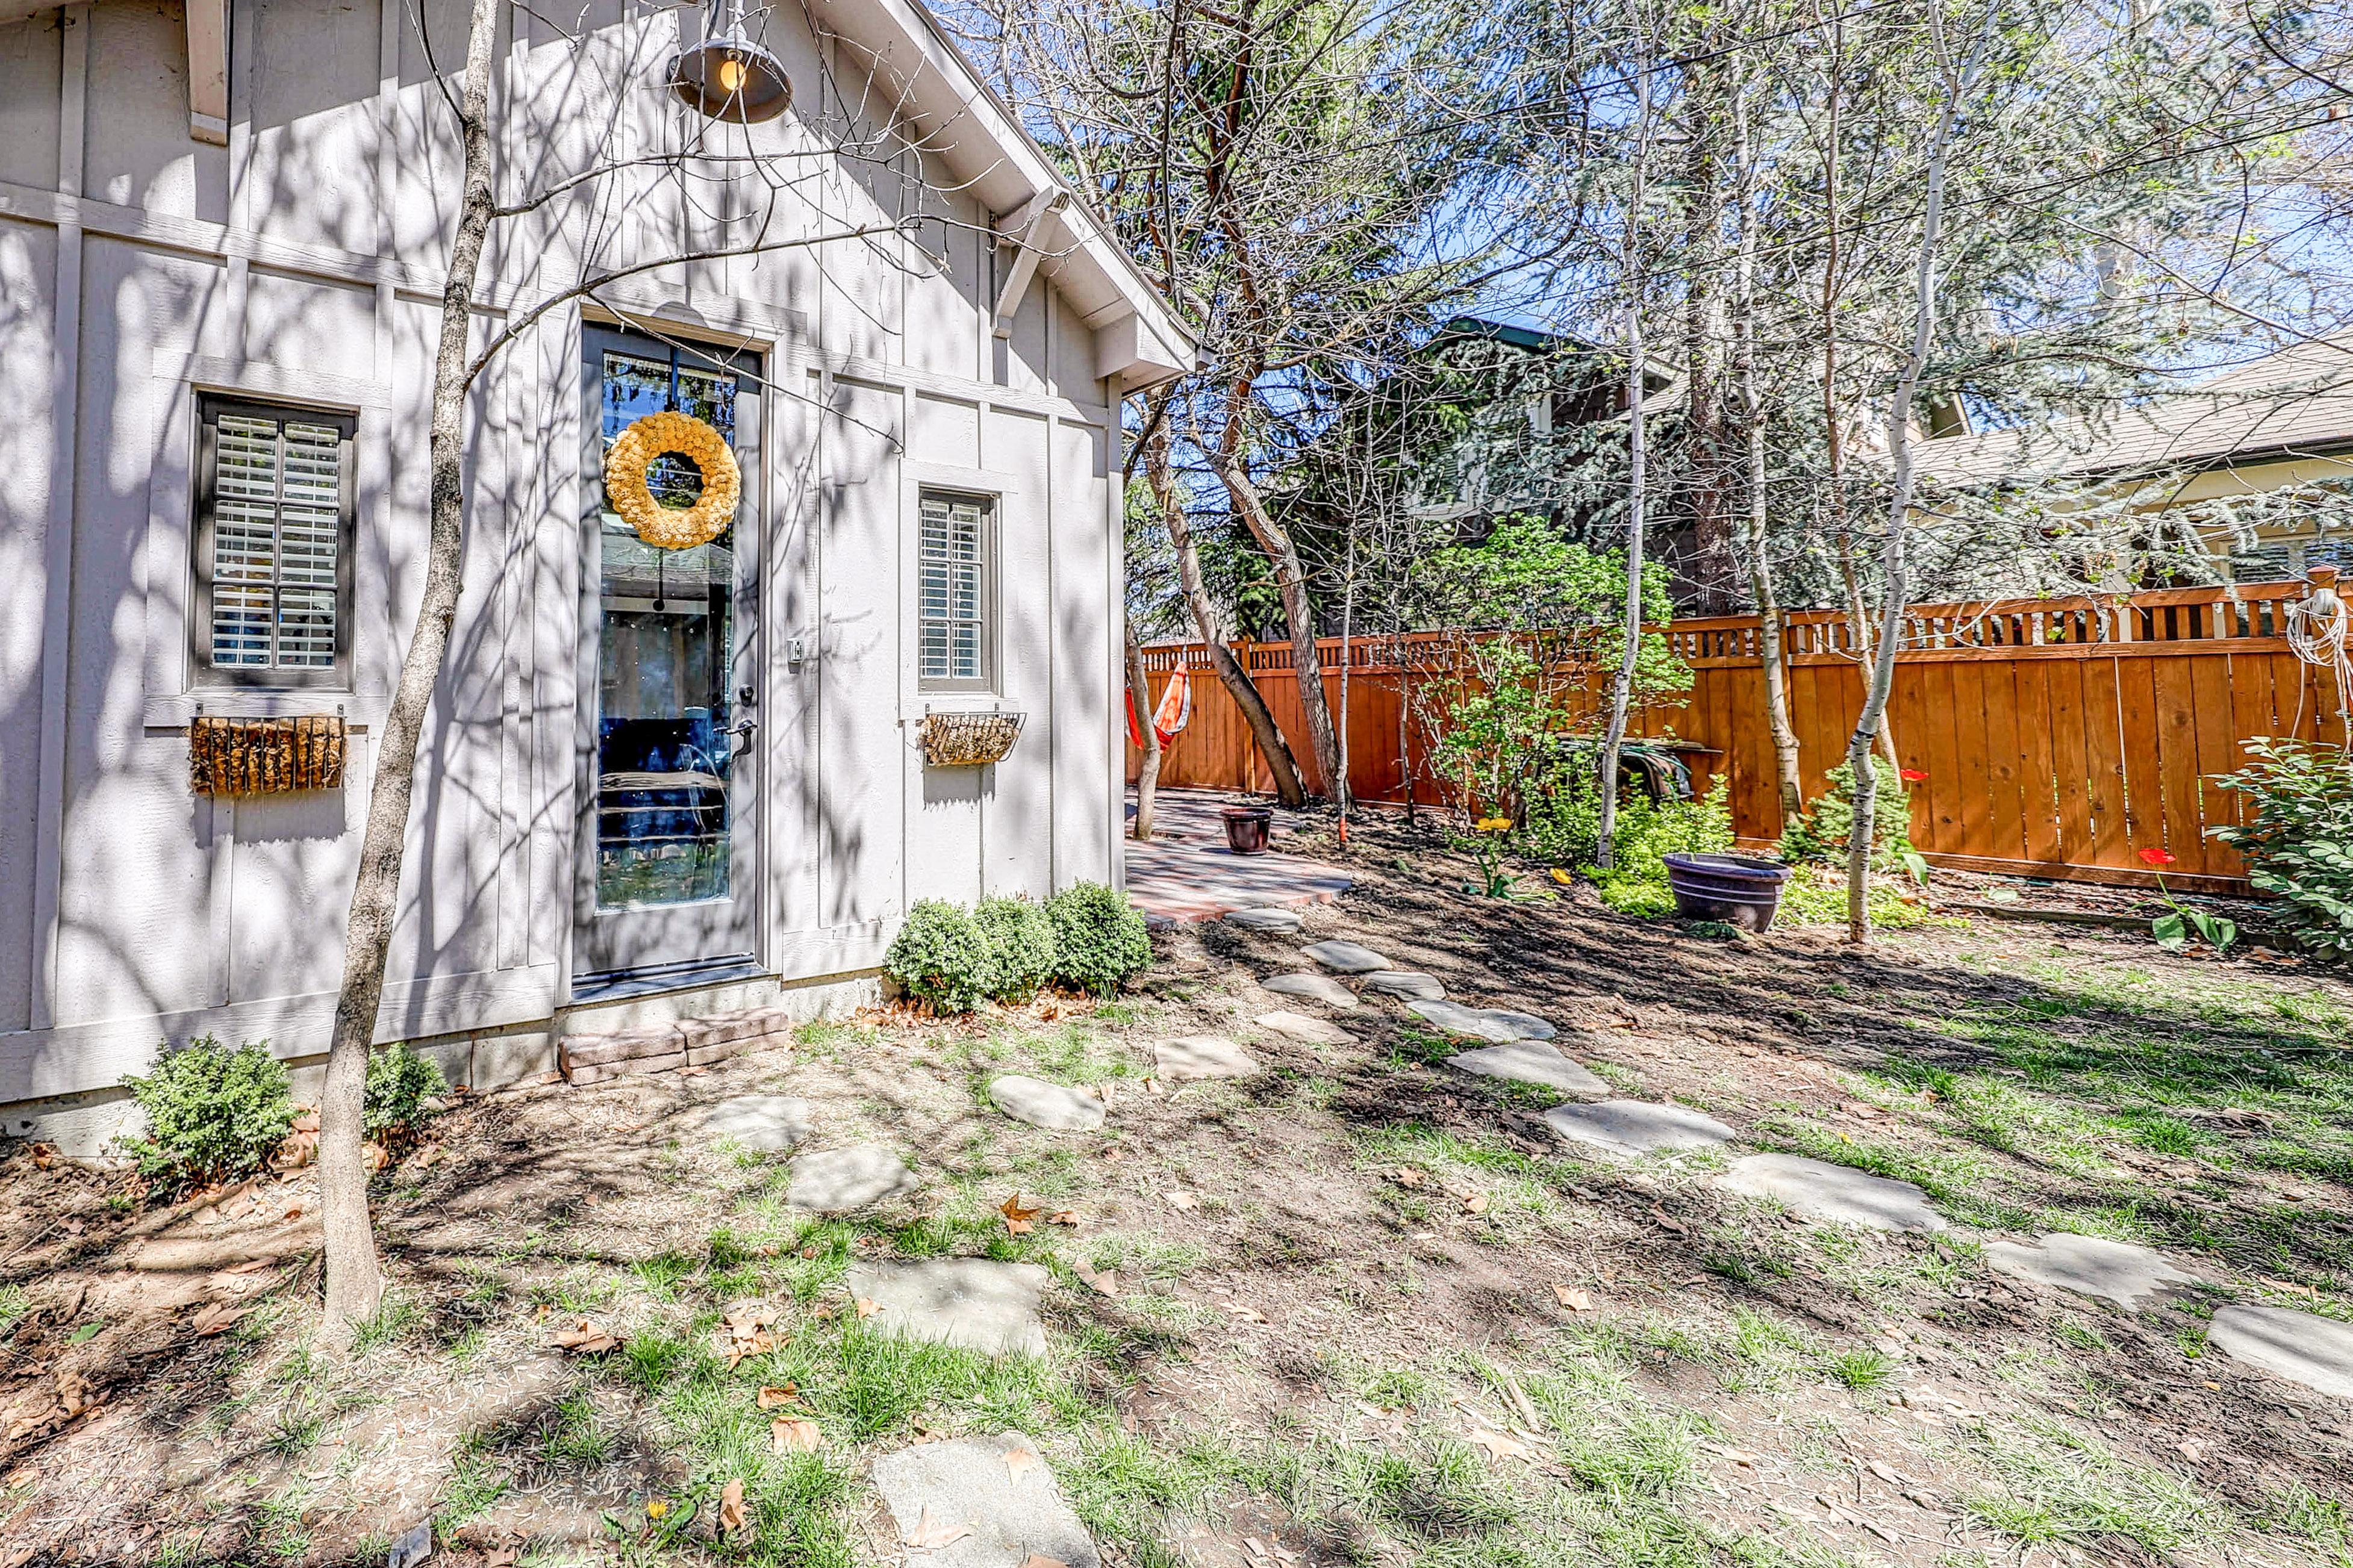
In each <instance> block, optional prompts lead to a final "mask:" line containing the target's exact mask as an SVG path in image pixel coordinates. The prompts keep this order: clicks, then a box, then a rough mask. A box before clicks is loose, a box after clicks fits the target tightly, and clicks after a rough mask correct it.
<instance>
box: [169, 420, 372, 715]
mask: <svg viewBox="0 0 2353 1568" xmlns="http://www.w3.org/2000/svg"><path fill="white" fill-rule="evenodd" d="M352 437H353V420H352V418H351V416H348V415H343V414H334V413H326V412H309V411H304V410H298V409H291V408H280V407H275V406H270V405H257V404H248V403H238V402H231V401H228V400H227V399H215V398H206V399H205V400H204V401H203V403H202V405H200V418H199V423H198V435H197V448H198V449H197V476H196V477H197V501H196V519H195V522H196V528H195V574H196V593H195V609H196V614H195V616H194V617H193V618H192V620H191V623H190V626H189V644H190V651H191V653H192V654H193V655H194V656H195V667H196V670H197V673H198V679H199V681H200V682H203V683H210V684H221V683H231V684H242V685H262V686H317V685H342V684H343V683H344V681H345V678H346V676H347V674H348V671H349V651H350V646H351V609H352V604H351V576H352V570H351V566H352V563H351V553H352V541H353V517H354V515H355V512H354V508H353V498H352Z"/></svg>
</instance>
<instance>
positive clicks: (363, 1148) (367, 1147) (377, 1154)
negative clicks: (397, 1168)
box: [360, 1143, 392, 1175]
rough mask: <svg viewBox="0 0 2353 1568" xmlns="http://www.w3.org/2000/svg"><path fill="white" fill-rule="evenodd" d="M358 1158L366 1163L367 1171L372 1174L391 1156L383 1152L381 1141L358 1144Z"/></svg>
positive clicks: (380, 1168)
mask: <svg viewBox="0 0 2353 1568" xmlns="http://www.w3.org/2000/svg"><path fill="white" fill-rule="evenodd" d="M360 1158H361V1160H362V1161H364V1163H366V1165H367V1168H368V1173H369V1174H371V1175H373V1174H375V1173H376V1172H378V1171H381V1170H383V1169H384V1168H385V1165H386V1164H387V1163H390V1161H391V1158H392V1157H391V1156H390V1155H388V1154H386V1153H385V1152H384V1145H383V1144H381V1143H363V1144H361V1145H360Z"/></svg>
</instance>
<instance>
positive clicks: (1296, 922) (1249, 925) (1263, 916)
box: [1226, 909, 1304, 931]
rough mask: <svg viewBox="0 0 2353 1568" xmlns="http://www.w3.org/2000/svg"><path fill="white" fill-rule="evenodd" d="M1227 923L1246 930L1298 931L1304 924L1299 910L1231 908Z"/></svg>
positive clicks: (1227, 915) (1228, 911)
mask: <svg viewBox="0 0 2353 1568" xmlns="http://www.w3.org/2000/svg"><path fill="white" fill-rule="evenodd" d="M1226 923H1227V924H1228V925H1237V926H1240V927H1241V928H1242V930H1244V931H1297V930H1298V929H1299V928H1300V926H1301V925H1302V924H1303V923H1304V922H1303V921H1301V920H1300V918H1299V911H1298V910H1274V909H1264V910H1227V911H1226Z"/></svg>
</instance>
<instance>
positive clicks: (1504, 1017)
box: [1406, 1001, 1558, 1046]
mask: <svg viewBox="0 0 2353 1568" xmlns="http://www.w3.org/2000/svg"><path fill="white" fill-rule="evenodd" d="M1406 1007H1407V1008H1408V1010H1409V1011H1411V1012H1413V1013H1416V1014H1418V1015H1419V1016H1422V1017H1424V1018H1427V1019H1429V1020H1430V1022H1431V1023H1433V1024H1435V1025H1437V1026H1439V1027H1440V1028H1441V1029H1443V1030H1445V1031H1446V1032H1447V1033H1448V1034H1450V1035H1468V1036H1470V1037H1472V1038H1473V1039H1480V1040H1493V1041H1494V1042H1495V1043H1496V1044H1497V1045H1503V1046H1507V1045H1510V1044H1511V1043H1512V1042H1513V1041H1514V1040H1549V1039H1551V1038H1552V1037H1553V1036H1554V1035H1555V1034H1556V1033H1558V1031H1557V1030H1556V1029H1555V1028H1554V1027H1553V1026H1551V1025H1550V1024H1547V1023H1546V1022H1545V1021H1544V1020H1543V1019H1542V1018H1537V1017H1533V1016H1529V1015H1528V1014H1525V1013H1514V1012H1511V1011H1509V1010H1508V1009H1506V1008H1503V1007H1465V1006H1464V1005H1462V1004H1461V1003H1460V1002H1444V1001H1440V1002H1409V1003H1407V1004H1406Z"/></svg>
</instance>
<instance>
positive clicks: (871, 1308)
mask: <svg viewBox="0 0 2353 1568" xmlns="http://www.w3.org/2000/svg"><path fill="white" fill-rule="evenodd" d="M881 1310H882V1303H881V1302H880V1301H878V1300H874V1298H873V1297H871V1296H860V1298H858V1318H859V1321H860V1322H863V1321H866V1320H867V1319H869V1318H871V1317H872V1316H873V1315H874V1314H875V1313H877V1312H879V1311H881Z"/></svg>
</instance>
